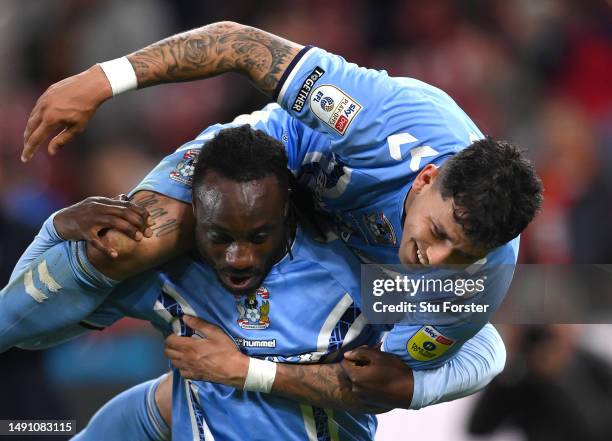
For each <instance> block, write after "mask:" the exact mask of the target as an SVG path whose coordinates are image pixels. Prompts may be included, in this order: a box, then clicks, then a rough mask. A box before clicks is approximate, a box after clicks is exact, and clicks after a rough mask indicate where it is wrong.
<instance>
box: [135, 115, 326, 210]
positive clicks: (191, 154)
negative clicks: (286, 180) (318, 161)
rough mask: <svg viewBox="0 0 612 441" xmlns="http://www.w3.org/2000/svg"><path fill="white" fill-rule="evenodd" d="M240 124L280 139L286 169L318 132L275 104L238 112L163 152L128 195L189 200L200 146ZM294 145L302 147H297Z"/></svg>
mask: <svg viewBox="0 0 612 441" xmlns="http://www.w3.org/2000/svg"><path fill="white" fill-rule="evenodd" d="M244 124H249V125H250V126H251V127H252V128H253V129H256V130H262V131H263V132H265V133H266V134H268V135H269V136H271V137H272V138H275V139H277V140H279V141H280V142H282V143H283V145H284V146H285V150H286V151H287V155H288V160H289V164H288V166H289V169H291V170H292V171H294V172H297V170H298V168H299V166H300V164H301V163H302V161H303V158H304V155H305V154H306V152H307V151H308V150H309V148H308V146H309V145H311V144H312V143H314V142H315V141H316V138H318V137H320V136H321V135H320V134H317V133H315V132H313V131H312V130H310V129H309V128H308V127H306V126H305V125H303V124H302V123H300V122H299V121H297V120H295V119H294V118H291V116H290V115H289V114H288V113H287V112H285V111H284V110H283V109H281V108H280V106H278V104H274V103H272V104H268V105H267V106H265V107H264V108H263V109H262V110H258V111H255V112H253V113H250V114H244V115H240V116H238V117H236V118H235V119H234V120H233V121H232V122H230V123H227V124H215V125H213V126H210V127H208V128H207V129H206V130H204V131H203V132H202V133H200V134H199V135H198V136H197V137H196V138H195V139H194V140H192V141H189V142H187V143H186V144H184V145H183V146H181V147H180V148H179V149H177V150H176V151H175V152H174V153H172V154H170V155H168V156H166V157H165V158H164V159H163V160H162V161H161V162H160V163H159V164H158V165H157V166H156V167H155V168H154V169H153V170H152V171H151V172H150V173H149V174H148V175H147V176H145V178H144V179H143V180H142V181H141V182H140V183H139V184H138V185H137V186H136V188H135V189H133V190H132V191H131V193H130V195H133V194H134V193H136V192H138V191H141V190H148V191H153V192H156V193H160V194H163V195H164V196H168V197H171V198H173V199H177V200H179V201H182V202H185V203H188V204H190V203H191V185H192V180H193V171H194V166H195V163H196V161H197V159H198V155H199V153H200V150H201V149H202V147H203V146H204V145H205V144H206V142H207V141H209V140H211V139H212V138H213V137H214V136H215V135H216V134H217V132H219V131H220V130H222V129H227V128H230V127H237V126H241V125H244ZM298 146H303V147H302V148H298Z"/></svg>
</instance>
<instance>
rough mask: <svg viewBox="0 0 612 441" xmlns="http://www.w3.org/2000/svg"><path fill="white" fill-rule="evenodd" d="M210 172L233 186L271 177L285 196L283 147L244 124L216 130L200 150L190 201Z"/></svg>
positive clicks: (284, 155)
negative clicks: (276, 181)
mask: <svg viewBox="0 0 612 441" xmlns="http://www.w3.org/2000/svg"><path fill="white" fill-rule="evenodd" d="M210 170H214V171H215V172H217V173H218V174H220V175H221V176H223V177H224V178H227V179H230V180H232V181H236V182H247V181H253V180H257V179H262V178H265V177H266V176H270V175H274V176H276V178H277V179H278V182H279V184H280V185H281V188H282V189H283V191H284V192H285V193H286V192H287V190H288V188H289V177H288V173H289V172H288V170H287V153H286V152H285V147H284V146H283V144H281V143H280V142H279V141H277V140H276V139H274V138H272V137H270V136H268V135H266V134H265V133H264V132H262V131H261V130H253V129H252V128H251V126H250V125H248V124H245V125H243V126H239V127H231V128H228V129H223V130H220V131H219V132H218V133H217V134H216V135H215V137H214V138H212V139H211V140H210V141H208V142H207V143H206V144H205V145H204V146H203V147H202V151H201V152H200V155H199V157H198V160H197V162H196V164H195V168H194V171H193V187H192V188H193V191H194V199H195V191H196V188H197V187H198V186H199V184H200V183H201V182H202V180H203V179H204V176H205V174H206V173H207V172H208V171H210Z"/></svg>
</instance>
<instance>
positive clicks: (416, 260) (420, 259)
mask: <svg viewBox="0 0 612 441" xmlns="http://www.w3.org/2000/svg"><path fill="white" fill-rule="evenodd" d="M412 263H413V264H414V265H428V264H429V261H428V260H427V257H426V254H425V252H424V251H421V249H420V248H419V246H418V245H417V243H416V241H415V242H414V247H413V249H412Z"/></svg>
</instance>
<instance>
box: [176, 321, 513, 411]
mask: <svg viewBox="0 0 612 441" xmlns="http://www.w3.org/2000/svg"><path fill="white" fill-rule="evenodd" d="M184 320H185V323H186V324H187V325H188V326H190V327H191V328H193V329H194V330H196V331H197V332H198V333H200V334H201V335H204V336H205V337H206V338H205V339H193V338H187V337H178V336H176V335H173V336H170V337H168V338H167V339H166V351H165V352H166V355H167V356H168V358H169V359H170V360H171V361H172V363H173V365H174V366H175V367H176V368H178V369H179V370H180V372H181V375H182V376H184V377H186V378H191V379H195V380H203V381H212V382H216V383H222V384H226V385H229V386H232V387H236V388H239V389H241V388H244V389H246V390H256V391H265V392H269V393H272V394H275V395H280V396H283V397H286V398H290V399H292V400H295V401H298V402H306V403H309V404H312V405H315V406H320V407H327V408H336V409H341V410H349V411H355V412H369V413H380V412H386V411H388V410H390V409H392V408H410V409H420V408H422V407H425V406H428V405H431V404H435V403H439V402H444V401H450V400H453V399H457V398H460V397H464V396H467V395H469V394H471V393H474V392H476V391H477V390H480V389H482V388H483V387H485V386H486V385H487V384H488V383H489V382H490V381H491V380H492V379H493V378H494V377H495V376H496V375H497V374H499V373H500V372H501V370H502V369H503V366H504V363H505V359H506V357H505V349H504V346H503V342H502V341H501V338H500V337H499V335H498V334H497V332H496V331H495V329H494V328H493V327H486V328H485V329H484V330H483V331H481V332H479V333H478V334H477V335H476V336H475V337H474V338H472V339H470V340H469V341H468V342H467V343H466V344H465V345H464V347H463V348H462V349H461V350H460V351H459V352H458V353H457V354H456V356H455V357H454V358H453V359H451V360H448V361H447V362H446V363H445V364H443V365H442V366H439V367H437V368H435V369H428V370H413V369H411V368H410V367H408V366H407V365H406V363H405V362H404V361H403V360H402V359H401V358H400V357H398V356H395V355H393V354H387V353H384V352H381V351H379V350H377V349H364V348H361V349H357V350H354V351H351V352H353V354H350V357H349V358H348V359H346V360H343V361H342V363H333V364H312V365H304V364H290V363H286V364H282V363H276V364H274V363H270V362H262V361H261V360H256V359H253V358H250V357H248V356H246V355H245V354H243V353H242V352H240V351H238V349H237V348H236V346H235V344H234V342H233V341H232V340H231V339H230V337H228V336H227V335H226V334H225V333H224V332H223V331H222V330H221V329H219V328H218V327H216V326H214V325H211V324H209V323H206V322H204V321H202V320H199V319H196V318H192V317H188V316H185V317H184ZM270 369H272V370H273V371H274V373H271V372H270ZM249 378H250V379H251V380H248V379H249ZM253 379H255V380H253ZM253 387H255V389H253Z"/></svg>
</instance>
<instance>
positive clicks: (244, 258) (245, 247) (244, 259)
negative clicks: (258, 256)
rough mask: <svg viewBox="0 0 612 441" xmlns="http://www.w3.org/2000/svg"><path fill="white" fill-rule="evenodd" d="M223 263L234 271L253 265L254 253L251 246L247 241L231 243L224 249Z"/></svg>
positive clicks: (243, 269) (245, 269) (246, 268)
mask: <svg viewBox="0 0 612 441" xmlns="http://www.w3.org/2000/svg"><path fill="white" fill-rule="evenodd" d="M225 263H226V265H227V266H228V267H230V268H232V269H234V270H236V271H247V270H249V269H251V268H252V267H253V266H254V263H255V255H254V253H253V248H252V246H251V245H249V244H247V243H239V242H234V243H232V244H231V245H230V246H229V247H228V248H227V250H225Z"/></svg>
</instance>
